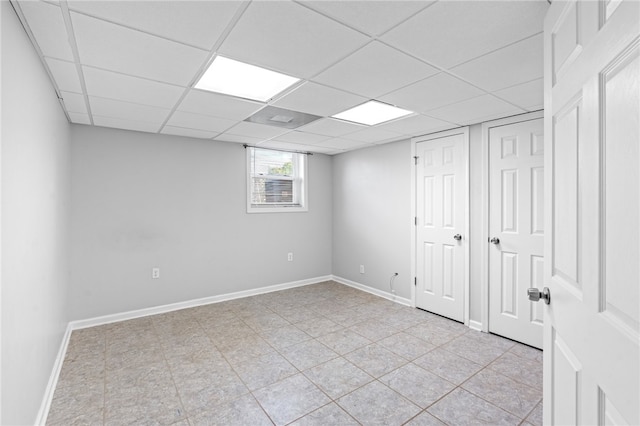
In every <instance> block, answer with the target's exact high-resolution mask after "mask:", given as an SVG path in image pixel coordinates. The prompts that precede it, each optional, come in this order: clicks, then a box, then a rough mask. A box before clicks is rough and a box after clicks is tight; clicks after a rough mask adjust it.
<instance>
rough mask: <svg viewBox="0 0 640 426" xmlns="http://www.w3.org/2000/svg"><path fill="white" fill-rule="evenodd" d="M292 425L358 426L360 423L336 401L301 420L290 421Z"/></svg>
mask: <svg viewBox="0 0 640 426" xmlns="http://www.w3.org/2000/svg"><path fill="white" fill-rule="evenodd" d="M290 425H291V426H328V425H339V426H357V425H359V423H358V422H357V421H355V419H354V418H353V417H351V416H350V415H349V414H347V412H346V411H344V410H343V409H342V408H340V407H339V406H338V405H337V404H336V403H334V402H332V403H331V404H327V405H325V406H324V407H320V408H318V409H317V410H316V411H313V412H311V413H309V414H307V415H306V416H304V417H302V418H301V419H299V420H296V421H295V422H293V423H290Z"/></svg>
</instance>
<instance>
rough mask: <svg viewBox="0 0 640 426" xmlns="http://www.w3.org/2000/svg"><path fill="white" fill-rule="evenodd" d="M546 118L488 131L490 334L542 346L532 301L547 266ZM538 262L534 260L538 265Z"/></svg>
mask: <svg viewBox="0 0 640 426" xmlns="http://www.w3.org/2000/svg"><path fill="white" fill-rule="evenodd" d="M542 124H543V123H542V119H537V120H531V121H525V122H521V123H515V124H510V125H505V126H500V127H492V128H491V129H490V132H489V218H490V219H489V235H490V237H496V238H499V240H500V243H499V244H496V245H494V244H491V247H490V249H489V331H491V332H492V333H496V334H500V335H502V336H505V337H509V338H511V339H514V340H518V341H520V342H523V343H526V344H528V345H531V346H535V347H539V348H540V347H542V321H541V311H540V308H539V307H537V306H536V305H534V304H533V303H532V302H530V301H529V300H528V299H527V288H529V287H531V286H532V285H533V282H534V279H536V276H535V273H536V270H535V269H534V268H535V267H537V268H538V276H537V277H538V279H541V277H542V274H541V271H540V270H539V268H540V264H541V263H543V261H542V259H543V250H544V244H543V241H544V240H543V239H544V223H543V218H544V215H543V212H544V148H542V147H541V145H542V144H543V141H544V137H543V125H542ZM534 259H536V260H535V262H534Z"/></svg>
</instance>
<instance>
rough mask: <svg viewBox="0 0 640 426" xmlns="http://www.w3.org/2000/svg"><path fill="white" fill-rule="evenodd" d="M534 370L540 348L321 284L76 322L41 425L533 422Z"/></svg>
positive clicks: (538, 418)
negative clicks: (87, 324) (86, 324)
mask: <svg viewBox="0 0 640 426" xmlns="http://www.w3.org/2000/svg"><path fill="white" fill-rule="evenodd" d="M349 328H351V329H349ZM454 352H455V353H454ZM482 363H489V365H488V366H487V367H485V366H484V365H483V364H482ZM356 364H357V365H356ZM483 368H484V369H483ZM301 371H302V372H303V373H302V374H301V373H300V372H301ZM541 371H542V352H541V351H538V350H536V349H533V348H530V347H528V346H525V345H522V344H519V343H515V342H513V341H511V340H508V339H504V338H501V337H499V336H495V335H489V334H485V333H479V332H475V331H471V330H469V329H468V328H466V327H465V326H464V325H462V324H460V323H457V322H455V321H449V320H447V319H445V318H443V317H440V316H438V315H434V314H431V313H428V312H425V311H422V310H419V309H412V308H409V307H406V306H401V305H399V304H396V303H393V302H391V301H388V300H384V299H381V298H379V297H377V296H374V295H372V294H369V293H364V292H362V291H360V290H357V289H354V288H351V287H347V286H344V285H341V284H337V283H335V282H331V281H328V282H324V283H320V284H315V285H309V286H304V287H298V288H294V289H289V290H284V291H279V292H272V293H268V294H262V295H257V296H252V297H248V298H243V299H235V300H231V301H227V302H221V303H215V304H209V305H203V306H197V307H194V308H188V309H182V310H179V311H174V312H168V313H165V314H159V315H154V316H151V317H144V318H137V319H134V320H130V321H123V322H119V323H112V324H106V325H102V326H98V327H92V328H87V329H82V330H75V331H74V332H73V333H72V334H71V338H70V341H69V344H68V348H67V353H66V354H65V360H64V363H63V366H62V369H61V373H60V377H59V378H58V384H57V387H56V390H55V393H54V397H53V400H52V404H51V410H50V412H49V416H48V418H47V424H49V425H65V426H67V425H76V424H77V425H105V424H109V425H121V424H167V425H169V424H171V425H174V426H189V425H191V426H193V425H200V424H225V425H249V424H251V425H254V424H255V425H261V424H265V425H268V424H273V423H275V424H288V423H291V422H294V424H296V425H338V424H339V425H350V424H385V425H401V424H404V423H406V424H409V425H414V426H415V425H441V424H442V423H441V420H443V421H446V422H449V423H450V424H482V423H491V424H493V423H495V424H501V422H502V423H504V424H518V423H522V424H531V425H535V426H540V425H541V423H542V403H541V402H539V401H540V398H541V391H542V374H541ZM374 376H375V377H378V380H376V379H375V377H374ZM472 376H473V377H472ZM456 386H458V387H456ZM463 388H465V389H463ZM467 389H468V390H467ZM536 398H537V400H536ZM531 401H532V402H531ZM425 407H426V410H425ZM522 419H525V420H522ZM514 422H515V423H514Z"/></svg>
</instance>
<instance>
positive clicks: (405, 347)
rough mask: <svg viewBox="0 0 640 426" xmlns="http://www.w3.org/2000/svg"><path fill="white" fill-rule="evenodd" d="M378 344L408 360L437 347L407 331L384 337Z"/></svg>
mask: <svg viewBox="0 0 640 426" xmlns="http://www.w3.org/2000/svg"><path fill="white" fill-rule="evenodd" d="M378 344H379V345H382V346H384V347H385V348H387V349H389V350H390V351H392V352H395V353H397V354H398V355H400V356H401V357H403V358H406V359H408V360H414V359H416V358H418V357H420V356H422V355H424V354H426V353H427V352H429V351H431V350H433V349H435V346H434V345H432V344H431V343H427V342H425V341H424V340H422V339H418V338H417V337H414V336H412V335H410V334H407V333H405V332H400V333H397V334H394V335H393V336H389V337H387V338H386V339H382V340H380V341H379V342H378Z"/></svg>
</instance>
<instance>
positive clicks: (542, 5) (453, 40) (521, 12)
mask: <svg viewBox="0 0 640 426" xmlns="http://www.w3.org/2000/svg"><path fill="white" fill-rule="evenodd" d="M548 7H549V5H548V3H547V2H545V1H539V0H533V1H441V2H437V3H436V4H434V5H433V6H431V7H428V8H427V9H425V10H423V11H422V12H419V13H418V14H416V15H415V16H414V17H412V18H410V19H409V20H407V21H406V22H404V23H403V24H402V25H399V26H398V27H396V28H394V29H392V30H391V31H389V32H388V33H386V34H385V35H383V36H382V37H381V39H382V40H383V41H385V42H388V43H390V44H392V45H394V46H396V47H398V48H400V49H402V50H404V51H406V52H408V53H411V54H413V55H415V56H417V57H419V58H421V59H423V60H425V61H427V62H429V63H431V64H434V65H436V66H439V67H444V68H450V67H453V66H455V65H457V64H460V63H462V62H465V61H468V60H469V59H473V58H476V57H478V56H481V55H484V54H486V53H489V52H491V51H492V50H495V49H498V48H500V47H504V46H506V45H508V44H511V43H513V42H515V41H518V40H522V39H523V38H526V37H529V36H531V35H534V34H537V33H539V32H541V31H542V26H543V20H544V16H545V13H546V11H547V9H548ZM425 40H428V41H430V42H425Z"/></svg>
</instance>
